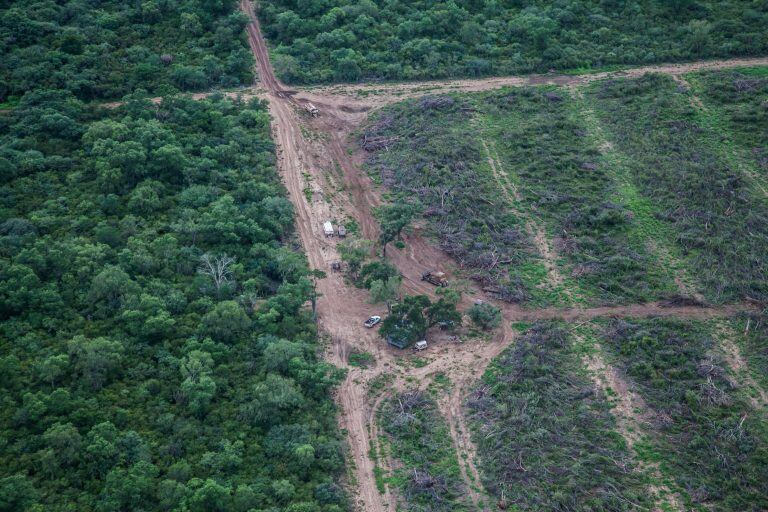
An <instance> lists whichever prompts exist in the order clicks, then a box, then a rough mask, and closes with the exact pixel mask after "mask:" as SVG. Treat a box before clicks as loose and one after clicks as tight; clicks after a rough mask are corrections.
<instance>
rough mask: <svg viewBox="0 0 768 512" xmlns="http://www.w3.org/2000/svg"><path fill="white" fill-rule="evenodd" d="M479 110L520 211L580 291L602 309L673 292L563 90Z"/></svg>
mask: <svg viewBox="0 0 768 512" xmlns="http://www.w3.org/2000/svg"><path fill="white" fill-rule="evenodd" d="M482 104H483V105H484V109H483V110H484V111H485V112H487V114H486V115H485V120H484V125H485V126H486V135H487V136H488V137H489V138H491V139H492V140H494V142H495V143H494V146H495V147H496V148H497V150H498V152H499V156H500V158H501V160H502V166H503V167H504V169H505V171H506V172H508V173H512V174H513V175H514V181H515V183H516V185H517V192H518V194H519V199H520V205H519V206H518V209H519V210H521V211H523V212H526V215H531V216H536V217H538V218H540V219H541V220H543V221H544V223H545V224H546V226H547V228H548V231H549V232H550V233H552V234H554V240H555V246H556V249H557V252H558V253H559V254H560V255H561V256H562V257H563V258H564V259H565V260H566V261H567V262H568V270H570V273H571V275H572V276H573V277H574V278H575V280H576V282H577V284H578V287H579V289H580V291H582V292H583V293H584V294H585V295H587V297H589V298H592V300H593V301H597V302H599V303H627V302H640V301H647V300H653V299H656V298H658V297H659V296H660V295H663V294H667V293H671V292H673V291H674V286H673V281H672V279H671V277H670V276H668V275H665V273H664V272H662V271H661V270H660V269H659V268H658V267H657V266H656V265H655V264H654V262H655V256H654V255H653V254H651V253H649V251H648V249H647V242H648V241H649V239H650V238H649V236H650V235H648V234H645V233H642V232H641V229H642V227H643V226H640V225H638V222H637V220H636V218H635V212H634V211H633V210H631V209H630V205H627V204H624V203H623V202H622V200H623V199H624V198H625V196H627V195H628V194H627V191H625V190H620V189H618V187H619V186H620V183H617V180H616V179H615V176H614V173H613V169H612V167H614V166H616V165H619V164H617V163H616V162H611V161H607V160H606V159H605V158H604V156H603V154H602V153H601V152H600V150H599V149H598V147H597V144H596V141H595V140H594V139H593V138H591V137H590V133H589V132H588V130H586V129H585V120H584V114H583V113H582V112H581V111H580V110H579V108H578V105H577V104H576V103H575V102H574V100H573V98H571V96H570V95H569V94H568V92H567V91H566V90H563V89H555V88H549V87H539V88H514V89H510V90H507V91H504V92H501V93H493V94H490V95H488V96H486V97H485V98H484V101H483V102H482ZM627 199H634V198H632V197H631V196H630V197H627ZM636 203H637V202H636V201H634V202H633V204H632V205H631V207H637V206H639V205H638V204H636ZM528 212H530V213H528Z"/></svg>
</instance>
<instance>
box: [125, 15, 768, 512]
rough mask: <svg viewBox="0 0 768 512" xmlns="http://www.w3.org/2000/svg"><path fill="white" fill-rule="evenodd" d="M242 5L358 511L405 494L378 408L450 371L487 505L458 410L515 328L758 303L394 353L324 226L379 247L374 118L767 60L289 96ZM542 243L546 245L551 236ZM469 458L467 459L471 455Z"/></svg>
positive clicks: (445, 341) (535, 313) (415, 245)
mask: <svg viewBox="0 0 768 512" xmlns="http://www.w3.org/2000/svg"><path fill="white" fill-rule="evenodd" d="M240 8H241V10H242V11H243V12H244V13H245V14H246V15H247V16H248V18H249V20H250V22H249V24H248V26H247V30H248V36H249V37H248V39H249V44H250V46H251V49H252V51H253V53H254V55H255V58H256V63H257V71H258V76H259V81H260V83H259V87H254V88H251V89H246V90H241V91H234V92H228V93H226V94H227V95H229V96H245V97H251V96H258V97H263V98H264V99H266V100H267V101H268V104H269V111H270V114H271V116H272V129H273V135H274V140H275V143H276V146H277V163H278V169H279V171H280V173H281V177H282V179H283V181H284V183H285V186H286V188H287V190H288V194H289V198H290V200H291V202H292V203H293V205H294V209H295V216H296V229H297V233H298V236H299V239H300V240H301V243H302V245H303V248H304V251H305V253H306V257H307V259H308V261H309V264H310V266H311V267H312V268H313V269H320V270H323V271H326V272H327V277H326V278H324V279H320V280H319V281H318V283H317V288H318V292H319V293H320V295H321V296H320V298H319V300H318V323H319V327H320V329H321V331H322V332H323V333H325V334H327V335H328V337H329V339H330V340H331V342H330V344H329V346H328V347H327V350H326V353H325V357H326V359H327V360H328V361H329V362H331V363H332V364H334V365H336V366H339V367H343V368H347V369H348V374H347V377H346V379H345V380H344V382H343V383H342V384H341V385H340V386H339V388H338V391H337V393H336V395H337V396H336V398H337V402H338V404H339V407H340V415H339V424H340V427H341V428H342V429H344V431H346V432H347V443H348V447H349V454H348V455H349V459H350V466H351V468H352V471H353V472H354V477H353V478H350V487H353V488H351V489H350V491H351V494H353V495H354V498H355V503H356V504H357V508H358V509H359V510H365V511H371V512H383V511H386V510H389V511H392V510H395V509H396V507H397V503H396V500H397V497H396V496H395V495H394V491H393V490H392V489H387V490H386V491H385V492H384V493H380V492H379V491H378V489H377V487H376V481H375V477H374V467H375V464H376V462H375V461H374V460H372V459H371V457H370V448H371V446H378V445H379V442H378V441H379V439H378V436H379V433H378V428H377V425H376V414H375V413H376V409H377V406H378V404H379V403H381V400H382V399H383V396H387V395H388V394H389V393H391V392H392V391H395V390H399V389H405V388H406V387H407V386H413V382H418V383H420V384H419V385H424V384H423V383H424V382H427V381H428V379H429V377H430V376H431V375H434V374H436V373H438V372H439V373H443V374H445V375H446V376H447V377H448V378H449V379H450V380H451V382H452V383H453V385H454V387H453V388H452V390H451V392H450V394H449V396H448V397H447V398H445V399H444V400H442V401H441V402H440V403H441V407H440V409H441V411H442V412H443V414H444V415H445V416H446V419H447V421H448V422H449V425H450V426H451V428H450V432H451V436H452V438H453V441H454V446H456V449H457V452H458V453H457V456H458V460H459V461H460V463H461V464H462V475H463V477H464V479H465V480H466V482H467V487H468V489H469V493H470V499H471V500H472V502H473V503H475V504H479V503H480V502H481V500H482V498H483V494H484V493H483V491H482V489H481V480H480V475H479V472H478V469H477V466H476V463H475V461H476V460H477V456H476V451H475V448H474V445H473V443H472V440H471V437H470V435H469V431H468V428H467V426H466V423H465V420H464V414H463V410H462V405H461V404H462V402H463V398H464V396H465V392H466V391H467V390H468V388H469V386H470V385H471V383H472V382H474V381H475V380H476V379H477V378H479V376H480V375H481V374H482V372H483V371H484V369H485V367H486V366H487V365H488V364H489V363H490V361H491V360H492V359H493V358H494V357H496V356H497V355H499V354H500V353H501V352H502V351H503V350H504V349H505V348H506V347H507V346H508V345H509V344H510V342H512V341H513V340H514V332H513V331H512V329H511V327H510V326H511V324H512V322H514V321H535V320H541V319H555V318H562V319H564V320H566V321H569V322H578V321H587V320H589V319H592V318H596V317H603V316H615V317H622V316H634V317H643V316H677V317H688V318H712V317H721V316H728V315H732V314H734V313H736V312H739V311H744V310H746V309H751V306H749V305H740V304H739V305H730V306H723V307H718V308H712V307H710V308H701V307H664V306H663V305H661V304H655V303H651V304H639V305H627V306H615V307H600V308H591V309H579V308H549V309H540V310H526V309H524V308H522V307H520V306H517V305H512V304H506V303H497V305H498V306H499V307H500V308H501V309H502V313H503V315H504V321H503V323H502V324H503V326H502V328H501V329H500V330H499V331H498V332H497V333H496V334H495V336H494V337H493V338H492V339H490V340H481V339H466V337H462V338H461V339H462V340H464V342H463V343H462V342H460V341H458V340H455V339H452V338H450V337H448V336H445V335H441V333H432V334H434V336H431V338H430V347H429V348H428V349H427V351H425V352H424V353H421V354H418V356H414V355H412V354H410V353H406V352H404V351H398V350H396V349H394V348H392V347H389V346H387V345H386V344H385V343H383V341H382V340H381V338H380V337H379V336H378V335H377V333H376V332H375V329H365V328H364V327H363V325H362V323H363V321H364V320H365V319H366V318H368V317H369V316H370V315H373V314H381V313H382V311H381V307H379V306H375V305H372V304H370V303H369V302H368V297H367V295H366V293H365V292H364V291H362V290H359V289H357V288H354V287H353V286H350V285H348V284H347V283H345V281H344V279H343V277H342V276H341V275H340V274H339V273H335V272H331V271H330V263H331V262H332V261H335V260H338V259H340V256H339V253H338V250H337V247H336V246H337V243H338V240H337V239H336V238H333V237H331V238H327V237H325V235H324V233H323V231H322V223H323V222H325V221H326V220H330V219H344V218H347V217H350V218H353V219H354V220H355V221H357V223H358V224H359V226H360V228H361V232H362V235H363V236H364V237H365V238H369V239H373V240H375V239H377V238H378V225H377V223H376V221H375V219H374V217H373V215H372V209H373V208H374V207H376V206H377V205H380V204H381V203H382V199H381V195H380V193H379V190H378V189H377V187H376V185H375V184H374V183H373V182H372V181H371V180H370V179H369V177H368V176H366V175H365V173H364V172H362V171H361V164H362V160H363V155H362V154H361V153H360V151H358V150H357V149H356V147H355V145H353V144H350V143H349V137H350V134H352V133H354V131H355V130H356V129H357V128H358V127H360V126H361V124H362V122H363V121H364V120H365V119H366V118H367V116H368V113H369V112H370V111H371V110H372V109H375V108H379V107H381V106H383V105H385V104H387V103H391V102H394V101H400V100H402V99H403V98H405V97H408V96H415V95H422V94H427V93H434V92H447V91H479V90H489V89H495V88H499V87H504V86H510V85H527V84H543V83H555V84H561V85H568V84H581V83H587V82H589V81H593V80H598V79H603V78H607V77H610V76H636V75H639V74H642V73H645V72H648V71H655V72H666V73H672V74H677V75H679V74H681V73H686V72H689V71H694V70H698V69H710V68H714V67H721V68H724V67H736V66H746V65H756V64H768V59H735V60H731V61H712V62H700V63H692V64H680V65H672V66H654V67H645V68H637V69H635V70H629V71H626V72H620V73H596V74H592V75H584V76H571V75H559V76H558V75H535V76H528V77H505V78H490V79H486V80H457V81H453V82H427V83H419V84H417V83H411V84H387V85H381V86H375V85H370V86H358V85H355V86H333V87H321V88H313V89H302V90H299V91H298V92H297V91H291V90H288V89H286V88H285V87H284V86H283V84H282V83H281V82H280V81H279V80H278V79H277V77H276V76H275V75H274V72H273V69H272V66H271V64H270V61H269V53H268V51H267V47H266V44H265V42H264V39H263V37H262V35H261V30H260V27H259V21H258V19H257V17H256V16H255V14H254V10H253V5H252V4H251V2H250V1H249V0H241V2H240ZM205 96H206V95H205V94H200V95H196V97H205ZM308 101H311V102H312V103H313V104H314V105H316V106H317V107H318V108H319V109H320V112H321V114H320V116H319V117H318V118H312V117H311V116H310V115H309V114H308V113H306V111H305V110H304V108H303V106H304V105H305V103H306V102H308ZM116 105H117V104H115V105H113V106H116ZM308 186H309V187H310V188H311V190H312V192H313V193H312V194H311V197H309V198H308V197H307V195H306V194H305V192H304V189H305V188H306V187H308ZM513 193H514V192H513ZM544 241H545V242H546V239H545V240H544ZM405 244H406V247H405V249H402V250H399V249H396V248H394V247H390V248H388V250H387V256H388V258H389V259H390V261H391V262H392V263H393V264H394V265H396V266H397V268H398V270H399V271H400V272H401V273H402V275H403V276H404V288H405V290H406V291H407V292H408V293H412V294H417V293H419V294H426V295H429V296H432V297H434V296H435V294H434V288H433V287H432V286H431V285H428V284H426V283H424V282H423V281H421V274H422V272H423V271H425V270H428V269H435V268H438V269H440V270H444V271H447V272H449V273H450V271H451V269H452V268H454V267H455V263H454V262H452V261H451V259H450V258H449V257H447V255H445V254H444V253H443V252H442V251H441V250H440V249H439V248H437V247H435V245H434V244H431V243H429V241H428V240H427V239H426V238H425V237H424V236H423V234H422V232H421V230H420V229H418V227H417V228H416V229H414V230H413V231H412V232H411V233H409V234H407V235H406V236H405ZM546 247H548V243H547V244H542V252H545V253H547V254H549V257H548V258H549V260H554V258H555V256H554V255H553V254H552V253H551V252H550V251H549V250H544V249H546ZM551 262H553V261H551ZM548 268H549V266H548ZM552 268H553V269H554V271H552V272H553V275H552V276H551V277H552V278H553V279H554V280H558V277H557V275H556V274H554V272H556V267H555V266H554V264H553V265H552ZM467 286H468V290H467V293H465V294H464V295H465V297H464V299H463V302H462V305H461V306H462V307H468V306H469V305H470V304H471V303H472V298H471V297H483V300H486V301H489V302H494V301H493V299H491V298H489V297H485V296H484V294H483V292H482V291H481V290H479V289H478V288H477V287H475V286H473V285H472V284H469V285H467ZM352 349H354V350H356V351H364V352H368V353H370V354H372V355H373V357H374V359H375V364H373V365H371V367H369V368H356V367H351V366H349V365H348V363H347V357H348V355H349V353H350V352H351V351H352ZM415 357H419V358H420V359H422V360H426V364H423V365H422V364H419V365H415V364H409V362H410V363H412V362H413V360H414V358H415ZM385 373H387V374H392V375H393V376H394V377H395V378H394V381H393V383H392V385H391V386H390V388H389V389H388V390H387V391H386V392H385V394H384V395H383V396H380V397H379V398H378V399H372V398H371V397H370V396H369V393H368V389H369V385H370V382H371V381H372V380H373V379H374V378H375V377H377V376H379V375H382V374H385ZM376 451H377V452H381V450H376ZM463 454H466V455H467V457H466V458H465V457H463ZM464 461H466V466H465V464H464ZM378 463H379V464H380V465H382V466H383V467H384V469H385V470H386V469H387V466H388V464H391V463H390V462H389V461H388V460H387V458H386V457H382V456H380V457H379V458H378ZM352 484H354V485H352ZM476 488H477V489H480V490H479V491H478V490H476Z"/></svg>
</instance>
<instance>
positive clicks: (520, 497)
mask: <svg viewBox="0 0 768 512" xmlns="http://www.w3.org/2000/svg"><path fill="white" fill-rule="evenodd" d="M466 405H467V407H468V409H469V412H470V422H471V427H472V429H473V432H474V440H475V443H476V445H477V448H478V452H479V455H480V459H481V469H482V472H481V473H482V474H483V483H484V485H485V488H486V489H487V490H488V491H489V492H491V493H492V494H493V495H495V496H496V497H498V498H501V496H502V495H503V496H504V498H505V499H506V500H507V501H508V502H509V503H513V504H515V506H516V507H517V510H530V511H533V510H574V511H577V510H578V511H587V510H612V511H625V510H636V509H640V508H650V505H652V503H650V502H649V499H648V497H647V492H646V491H647V489H646V488H645V484H644V478H643V475H642V473H640V472H638V471H637V470H636V469H635V468H633V463H632V461H631V459H630V454H629V452H628V450H627V448H626V444H625V442H624V440H623V439H622V437H621V436H620V435H619V434H618V433H617V432H616V430H615V427H616V424H615V420H614V418H613V416H612V415H611V413H610V406H609V404H608V402H607V400H606V397H605V396H604V395H602V394H601V393H600V392H598V391H596V390H595V387H594V385H593V383H592V382H591V380H590V378H589V377H588V375H587V374H586V372H585V370H584V368H583V365H582V362H581V358H580V356H579V354H578V353H577V352H576V350H575V349H574V347H573V346H572V340H571V339H570V336H569V333H568V331H567V330H565V329H564V328H563V327H562V326H561V325H559V324H557V323H554V322H547V323H537V324H534V325H533V327H531V328H530V329H529V330H528V331H527V332H526V333H525V335H523V336H522V337H521V338H519V339H518V340H517V341H516V343H515V344H514V345H513V346H512V347H511V348H509V349H507V350H506V351H505V352H504V353H503V354H502V355H501V356H500V357H499V358H497V359H496V360H495V361H494V362H493V363H492V364H491V366H490V367H489V368H488V370H487V371H486V373H485V375H484V376H483V379H482V381H481V382H480V383H479V384H478V385H477V386H476V387H475V389H474V391H473V392H472V394H471V395H470V397H469V399H468V400H467V403H466Z"/></svg>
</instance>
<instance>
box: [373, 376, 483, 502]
mask: <svg viewBox="0 0 768 512" xmlns="http://www.w3.org/2000/svg"><path fill="white" fill-rule="evenodd" d="M380 417H381V425H382V427H383V429H384V431H385V432H386V434H387V436H388V439H389V441H390V446H391V455H392V457H393V458H395V459H396V460H397V461H398V463H399V464H398V468H397V469H395V470H394V473H393V474H392V475H391V477H390V482H391V483H393V484H394V485H395V486H396V487H397V489H398V490H399V491H400V494H401V496H402V499H403V502H404V510H411V511H433V512H439V511H446V512H447V511H454V510H457V511H461V510H468V508H467V491H466V488H465V486H464V483H463V482H462V478H461V469H460V467H459V461H458V459H457V457H456V451H455V449H454V446H453V443H452V441H451V436H450V433H449V431H448V425H447V424H446V423H445V420H444V418H443V417H442V416H441V415H440V413H439V411H438V409H437V404H436V403H435V401H434V399H432V398H431V397H430V396H429V395H428V394H426V393H423V392H421V391H405V392H402V393H398V394H397V395H395V396H394V397H392V398H391V399H389V400H388V401H387V402H385V403H384V405H383V407H382V410H381V412H380Z"/></svg>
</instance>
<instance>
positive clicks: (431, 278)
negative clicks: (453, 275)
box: [421, 270, 448, 287]
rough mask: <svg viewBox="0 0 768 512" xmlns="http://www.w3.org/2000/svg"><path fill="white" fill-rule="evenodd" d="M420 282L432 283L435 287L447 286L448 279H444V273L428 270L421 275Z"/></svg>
mask: <svg viewBox="0 0 768 512" xmlns="http://www.w3.org/2000/svg"><path fill="white" fill-rule="evenodd" d="M421 280H422V281H426V282H428V283H432V284H433V285H435V286H443V287H444V286H448V278H447V277H446V275H445V272H435V271H432V270H430V271H429V272H424V273H423V274H422V275H421Z"/></svg>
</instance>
